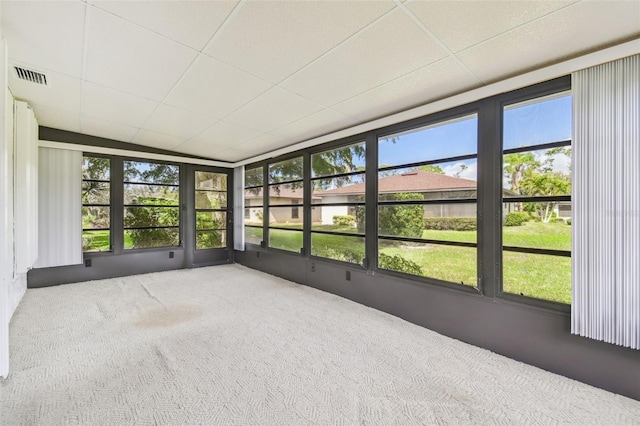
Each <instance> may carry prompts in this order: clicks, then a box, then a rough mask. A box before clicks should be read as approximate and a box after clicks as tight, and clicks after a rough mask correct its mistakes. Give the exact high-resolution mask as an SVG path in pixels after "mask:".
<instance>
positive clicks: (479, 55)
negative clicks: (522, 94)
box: [0, 0, 640, 162]
mask: <svg viewBox="0 0 640 426" xmlns="http://www.w3.org/2000/svg"><path fill="white" fill-rule="evenodd" d="M1 7H2V9H1V11H0V12H1V15H2V27H1V31H2V34H3V35H4V36H5V37H6V40H7V45H8V52H9V53H8V55H9V64H10V66H11V68H12V71H11V72H10V73H9V74H10V75H9V86H10V88H11V91H12V92H13V94H14V96H15V97H16V98H19V99H23V100H26V101H28V102H29V103H30V104H31V105H32V106H33V108H34V110H35V113H36V117H37V119H38V121H39V123H40V124H41V125H44V126H48V127H53V128H58V129H62V130H69V131H73V132H80V133H85V134H88V135H94V136H100V137H105V138H110V139H115V140H118V141H124V142H131V143H135V144H141V145H146V146H151V147H157V148H163V149H168V150H172V151H176V152H180V153H186V154H192V155H197V156H202V157H207V158H211V159H217V160H223V161H230V162H235V161H239V160H243V159H246V158H250V157H252V156H255V155H259V154H262V153H264V152H268V151H271V150H274V149H277V148H282V147H285V146H288V145H291V144H294V143H297V142H301V141H304V140H308V139H310V138H313V137H316V136H320V135H324V134H328V133H332V132H334V131H337V130H340V129H344V128H347V127H351V126H354V125H357V124H359V123H363V122H366V121H370V120H372V119H375V118H378V117H382V116H385V115H389V114H391V113H395V112H398V111H402V110H405V109H408V108H411V107H415V106H418V105H422V104H426V103H429V102H432V101H435V100H437V99H441V98H444V97H448V96H451V95H454V94H457V93H461V92H464V91H467V90H470V89H474V88H477V87H480V86H483V85H486V84H489V83H492V82H496V81H499V80H502V79H505V78H508V77H511V76H514V75H517V74H520V73H523V72H526V71H530V70H533V69H536V68H539V67H542V66H546V65H549V64H552V63H555V62H559V61H563V60H566V59H569V58H572V57H575V56H579V55H582V54H585V53H588V52H591V51H595V50H598V49H600V48H603V47H607V46H610V45H614V44H617V43H621V42H625V41H629V40H634V39H638V38H639V37H640V1H637V0H633V1H511V2H510V1H475V2H471V1H461V2H456V1H406V2H403V1H400V0H398V1H139V2H138V1H97V0H96V1H79V0H78V1H45V2H38V1H2V6H1ZM14 65H19V66H22V67H25V68H28V69H31V70H35V71H39V72H42V73H44V74H46V76H47V80H48V82H49V86H48V87H44V86H39V85H36V84H34V83H30V82H25V81H22V80H19V79H18V78H17V76H16V74H15V72H13V66H14Z"/></svg>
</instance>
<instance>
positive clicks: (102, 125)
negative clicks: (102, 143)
mask: <svg viewBox="0 0 640 426" xmlns="http://www.w3.org/2000/svg"><path fill="white" fill-rule="evenodd" d="M80 132H81V133H84V134H85V135H91V136H97V137H100V138H107V139H113V140H116V141H121V142H130V141H131V139H132V138H133V137H134V136H135V135H136V133H138V129H137V128H135V127H130V126H123V125H122V124H118V123H112V122H109V121H104V120H100V119H98V118H92V117H86V116H83V117H82V119H81V120H80Z"/></svg>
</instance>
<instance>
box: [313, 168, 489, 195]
mask: <svg viewBox="0 0 640 426" xmlns="http://www.w3.org/2000/svg"><path fill="white" fill-rule="evenodd" d="M476 187H477V182H476V181H474V180H470V179H463V178H457V177H452V176H447V175H443V174H440V173H434V172H425V171H422V170H415V171H411V172H407V173H402V174H400V175H394V176H387V177H383V178H380V179H379V180H378V191H379V192H381V193H392V192H433V191H460V190H475V189H476ZM364 192H365V183H364V182H363V183H357V184H354V185H347V186H343V187H342V188H336V189H332V190H329V191H324V192H322V193H321V194H319V195H320V196H322V197H324V196H328V195H356V194H364Z"/></svg>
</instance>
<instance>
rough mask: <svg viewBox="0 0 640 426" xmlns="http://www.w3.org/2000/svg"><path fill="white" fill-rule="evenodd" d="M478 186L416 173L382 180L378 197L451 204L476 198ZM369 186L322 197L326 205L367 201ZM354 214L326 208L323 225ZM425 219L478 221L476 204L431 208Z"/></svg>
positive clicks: (427, 208) (426, 209) (359, 185)
mask: <svg viewBox="0 0 640 426" xmlns="http://www.w3.org/2000/svg"><path fill="white" fill-rule="evenodd" d="M476 186H477V182H476V181H474V180H469V179H463V178H457V177H452V176H447V175H444V174H440V173H433V172H426V171H422V170H415V171H410V172H406V173H402V174H399V175H394V176H387V177H383V178H380V179H379V180H378V193H379V194H380V195H381V196H383V194H394V193H399V192H403V193H418V194H422V196H423V197H424V199H425V200H447V199H453V198H458V199H459V198H475V197H476V192H477V190H476ZM364 192H365V183H364V182H362V183H357V184H354V185H347V186H343V187H341V188H336V189H332V190H328V191H324V192H321V193H318V194H317V195H318V196H319V197H321V198H322V202H323V203H349V202H357V201H363V200H364ZM346 214H353V208H350V207H348V206H331V207H323V208H322V224H325V225H326V224H331V223H333V216H335V215H346ZM424 216H425V217H476V204H475V203H462V204H427V205H425V206H424Z"/></svg>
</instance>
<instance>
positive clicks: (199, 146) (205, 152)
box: [173, 140, 220, 158]
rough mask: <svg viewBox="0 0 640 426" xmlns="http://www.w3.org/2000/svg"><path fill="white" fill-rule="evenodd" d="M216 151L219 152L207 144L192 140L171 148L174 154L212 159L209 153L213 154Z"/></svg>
mask: <svg viewBox="0 0 640 426" xmlns="http://www.w3.org/2000/svg"><path fill="white" fill-rule="evenodd" d="M216 150H217V151H219V150H220V149H219V148H215V147H214V146H212V145H210V144H208V143H204V142H198V141H194V140H188V141H185V142H183V143H181V144H180V145H178V146H176V147H174V148H173V151H175V152H180V153H182V154H189V155H196V156H199V157H208V158H212V156H211V153H212V152H215V151H216Z"/></svg>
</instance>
